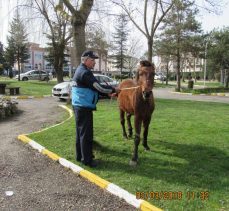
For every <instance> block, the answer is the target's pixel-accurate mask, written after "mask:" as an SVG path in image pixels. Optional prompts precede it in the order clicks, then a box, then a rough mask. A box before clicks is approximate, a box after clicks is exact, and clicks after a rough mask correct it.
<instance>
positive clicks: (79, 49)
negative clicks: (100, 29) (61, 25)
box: [73, 21, 86, 66]
mask: <svg viewBox="0 0 229 211" xmlns="http://www.w3.org/2000/svg"><path fill="white" fill-rule="evenodd" d="M73 37H74V47H75V51H76V66H78V65H79V64H80V63H81V55H82V54H83V52H84V51H85V49H86V45H85V23H79V22H77V21H76V22H75V23H73Z"/></svg>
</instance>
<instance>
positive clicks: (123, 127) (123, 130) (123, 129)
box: [120, 109, 127, 138]
mask: <svg viewBox="0 0 229 211" xmlns="http://www.w3.org/2000/svg"><path fill="white" fill-rule="evenodd" d="M120 122H121V125H122V135H123V137H124V138H127V134H126V128H125V112H124V111H123V110H121V109H120Z"/></svg>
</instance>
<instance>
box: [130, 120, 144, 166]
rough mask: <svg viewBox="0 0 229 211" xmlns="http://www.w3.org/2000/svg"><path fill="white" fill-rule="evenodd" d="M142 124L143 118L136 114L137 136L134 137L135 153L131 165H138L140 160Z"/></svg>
mask: <svg viewBox="0 0 229 211" xmlns="http://www.w3.org/2000/svg"><path fill="white" fill-rule="evenodd" d="M141 125H142V120H141V119H140V118H138V117H137V116H135V119H134V127H135V138H134V154H133V157H132V160H131V161H130V165H132V166H135V165H137V161H138V145H139V143H140V134H141Z"/></svg>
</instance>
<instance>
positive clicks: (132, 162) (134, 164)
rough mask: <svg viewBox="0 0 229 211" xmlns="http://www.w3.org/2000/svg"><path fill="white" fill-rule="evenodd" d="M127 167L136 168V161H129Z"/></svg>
mask: <svg viewBox="0 0 229 211" xmlns="http://www.w3.org/2000/svg"><path fill="white" fill-rule="evenodd" d="M129 165H130V166H137V161H133V160H130V162H129Z"/></svg>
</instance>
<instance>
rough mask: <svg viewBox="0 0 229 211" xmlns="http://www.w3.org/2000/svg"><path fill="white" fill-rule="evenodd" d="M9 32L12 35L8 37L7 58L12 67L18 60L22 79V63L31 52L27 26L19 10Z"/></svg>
mask: <svg viewBox="0 0 229 211" xmlns="http://www.w3.org/2000/svg"><path fill="white" fill-rule="evenodd" d="M9 33H10V36H8V37H7V43H8V47H7V48H6V59H7V60H8V63H9V65H10V66H11V67H12V66H13V65H14V63H15V62H17V65H18V80H19V81H20V73H21V65H22V64H23V63H25V62H26V61H27V60H28V58H29V52H28V48H27V34H26V30H25V26H24V24H23V22H22V20H21V18H20V15H19V14H18V12H16V15H15V17H14V18H13V20H12V22H11V24H10V30H9Z"/></svg>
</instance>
